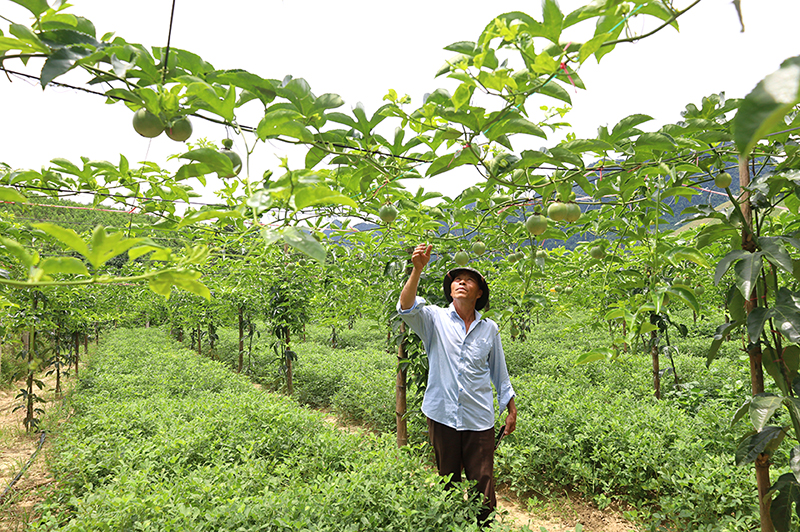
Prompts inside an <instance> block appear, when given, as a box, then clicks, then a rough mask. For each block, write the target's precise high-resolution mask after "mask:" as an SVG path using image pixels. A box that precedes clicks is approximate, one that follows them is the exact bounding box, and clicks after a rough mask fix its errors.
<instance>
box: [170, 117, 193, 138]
mask: <svg viewBox="0 0 800 532" xmlns="http://www.w3.org/2000/svg"><path fill="white" fill-rule="evenodd" d="M166 132H167V136H168V137H169V138H171V139H172V140H174V141H176V142H185V141H187V140H189V137H191V136H192V123H191V122H190V121H189V119H188V118H187V117H185V116H182V117H180V118H177V119H175V120H173V121H172V124H170V125H169V126H167V129H166Z"/></svg>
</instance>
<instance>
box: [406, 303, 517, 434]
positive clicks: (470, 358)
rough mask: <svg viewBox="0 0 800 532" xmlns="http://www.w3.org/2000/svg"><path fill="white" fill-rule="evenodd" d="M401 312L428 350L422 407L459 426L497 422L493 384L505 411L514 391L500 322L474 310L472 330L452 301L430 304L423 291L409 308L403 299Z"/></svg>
mask: <svg viewBox="0 0 800 532" xmlns="http://www.w3.org/2000/svg"><path fill="white" fill-rule="evenodd" d="M397 312H398V313H399V314H400V317H401V318H402V319H403V321H405V322H406V323H407V324H408V326H409V327H411V329H412V330H413V331H414V332H415V333H417V335H418V336H419V337H420V338H422V342H423V343H424V344H425V351H426V352H427V353H428V387H427V388H426V390H425V397H424V399H423V400H422V413H424V414H425V415H426V416H428V417H429V418H431V419H432V420H434V421H438V422H439V423H441V424H443V425H447V426H448V427H451V428H454V429H456V430H487V429H490V428H492V427H494V399H493V396H492V384H494V388H495V390H497V402H498V403H499V405H500V412H502V411H503V410H505V409H506V407H507V406H508V402H509V401H511V398H512V397H514V395H515V394H514V388H512V387H511V381H510V380H509V378H508V369H507V368H506V357H505V355H504V354H503V346H502V344H501V342H500V333H499V331H498V328H497V324H496V323H495V322H493V321H492V320H490V319H485V320H484V319H481V314H480V312H478V311H475V321H474V322H473V323H472V325H471V326H470V330H469V334H467V332H466V326H465V325H464V320H462V319H461V317H460V316H459V315H458V313H457V312H456V309H455V307H454V306H453V305H452V304H450V306H449V307H447V308H441V307H437V306H435V305H428V304H427V302H426V301H425V299H423V298H421V297H419V296H417V298H416V300H415V301H414V306H412V307H411V308H410V309H408V310H401V309H400V302H399V301H398V303H397Z"/></svg>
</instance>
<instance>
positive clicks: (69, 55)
mask: <svg viewBox="0 0 800 532" xmlns="http://www.w3.org/2000/svg"><path fill="white" fill-rule="evenodd" d="M91 53H92V52H91V51H90V50H88V49H86V48H81V47H77V46H76V47H70V48H60V49H58V50H56V51H55V52H54V53H53V54H51V55H50V57H48V58H47V60H45V62H44V66H43V67H42V73H41V75H40V80H41V84H42V88H43V89H44V88H45V87H47V85H48V84H49V83H50V82H51V81H53V80H54V79H56V78H57V77H59V76H61V75H63V74H66V73H67V72H69V71H70V70H72V69H73V68H75V66H76V65H77V63H78V61H80V60H81V59H84V58H86V57H88V56H89V55H91Z"/></svg>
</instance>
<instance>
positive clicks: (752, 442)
mask: <svg viewBox="0 0 800 532" xmlns="http://www.w3.org/2000/svg"><path fill="white" fill-rule="evenodd" d="M785 436H786V431H785V430H784V429H783V428H782V427H774V426H768V427H764V428H763V429H762V430H761V431H760V432H755V431H753V432H750V433H748V434H746V435H745V436H744V438H742V439H741V440H740V441H739V445H738V447H737V449H736V465H738V466H741V465H745V464H749V463H752V462H754V461H755V459H756V457H757V456H758V455H759V454H761V453H763V452H764V451H765V450H766V449H767V447H768V446H769V447H775V445H776V444H780V442H781V441H783V438H784V437H785Z"/></svg>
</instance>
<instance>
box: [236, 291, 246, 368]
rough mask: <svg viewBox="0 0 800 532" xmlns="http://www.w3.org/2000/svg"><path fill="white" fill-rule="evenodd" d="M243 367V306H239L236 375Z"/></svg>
mask: <svg viewBox="0 0 800 532" xmlns="http://www.w3.org/2000/svg"><path fill="white" fill-rule="evenodd" d="M243 365H244V306H243V305H239V367H237V368H236V373H241V372H242V366H243Z"/></svg>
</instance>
